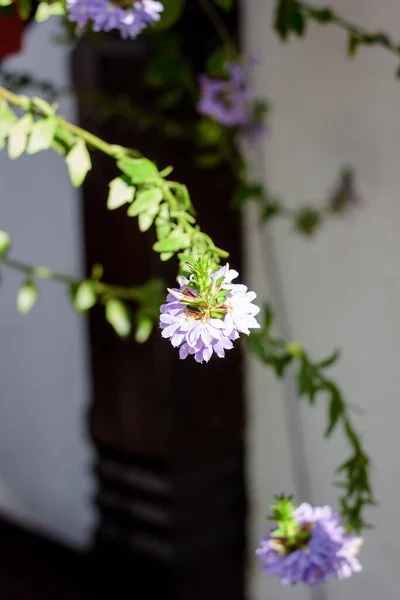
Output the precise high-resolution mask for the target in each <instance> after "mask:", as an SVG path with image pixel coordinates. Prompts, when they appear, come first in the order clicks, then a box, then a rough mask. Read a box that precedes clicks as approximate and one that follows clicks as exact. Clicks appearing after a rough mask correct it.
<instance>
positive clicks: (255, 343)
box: [246, 333, 269, 363]
mask: <svg viewBox="0 0 400 600" xmlns="http://www.w3.org/2000/svg"><path fill="white" fill-rule="evenodd" d="M246 341H247V347H248V349H249V350H250V352H251V353H252V354H254V355H255V356H257V358H258V359H259V360H261V362H263V363H268V362H269V360H268V357H267V353H266V352H265V348H264V346H263V344H262V342H261V340H260V338H259V336H258V335H257V334H255V333H252V334H251V335H250V336H249V337H248V338H247V340H246Z"/></svg>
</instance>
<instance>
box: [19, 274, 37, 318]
mask: <svg viewBox="0 0 400 600" xmlns="http://www.w3.org/2000/svg"><path fill="white" fill-rule="evenodd" d="M37 299H38V291H37V287H36V285H35V284H34V282H33V281H26V282H25V283H24V284H23V285H22V286H21V288H20V290H19V292H18V296H17V308H18V310H19V312H20V313H22V314H23V315H26V314H27V313H28V312H29V311H30V310H32V308H33V307H34V306H35V304H36V301H37Z"/></svg>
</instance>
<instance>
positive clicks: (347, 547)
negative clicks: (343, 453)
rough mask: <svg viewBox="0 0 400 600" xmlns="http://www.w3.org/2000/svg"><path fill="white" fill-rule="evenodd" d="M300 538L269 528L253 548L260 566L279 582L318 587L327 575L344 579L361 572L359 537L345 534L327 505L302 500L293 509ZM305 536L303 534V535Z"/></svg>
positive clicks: (335, 515) (337, 518)
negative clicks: (321, 505) (290, 537)
mask: <svg viewBox="0 0 400 600" xmlns="http://www.w3.org/2000/svg"><path fill="white" fill-rule="evenodd" d="M293 517H294V518H295V521H296V522H297V523H298V524H300V526H301V527H300V533H301V535H302V538H299V541H298V542H297V541H296V542H295V543H293V541H291V542H290V543H289V542H288V540H287V539H285V538H282V537H279V536H278V537H277V536H276V535H274V531H276V527H275V528H272V529H271V530H270V531H269V532H268V533H267V534H266V536H265V537H264V538H263V540H262V542H261V546H260V548H258V550H257V551H256V554H257V556H258V557H259V558H260V559H261V568H262V569H263V570H265V571H267V572H268V573H270V575H275V576H277V577H279V578H280V580H281V583H282V585H295V584H297V583H304V584H306V585H308V586H309V587H317V586H319V585H321V584H323V583H325V581H326V580H327V578H328V577H329V576H332V577H335V578H337V579H345V578H347V577H350V576H351V575H352V574H353V573H357V572H358V571H361V569H362V567H361V565H360V562H359V560H358V558H357V554H358V552H359V549H360V546H361V544H362V538H360V537H357V536H356V535H354V534H350V533H346V530H345V528H344V527H343V526H342V525H341V524H340V517H339V515H338V514H337V513H334V512H333V511H332V509H331V508H330V507H329V506H324V507H312V506H311V505H310V504H307V503H303V504H301V505H300V506H299V507H298V508H295V509H294V510H293ZM304 536H305V537H304Z"/></svg>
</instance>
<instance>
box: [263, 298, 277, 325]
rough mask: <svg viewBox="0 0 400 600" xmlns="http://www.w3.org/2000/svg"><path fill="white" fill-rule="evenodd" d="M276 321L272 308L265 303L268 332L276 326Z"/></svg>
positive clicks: (265, 320) (265, 323)
mask: <svg viewBox="0 0 400 600" xmlns="http://www.w3.org/2000/svg"><path fill="white" fill-rule="evenodd" d="M274 320H275V315H274V313H273V311H272V308H271V306H270V305H269V304H267V303H265V304H264V329H266V330H267V331H268V330H269V329H270V328H271V327H272V325H273V324H274Z"/></svg>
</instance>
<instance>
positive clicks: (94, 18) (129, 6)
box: [67, 0, 164, 39]
mask: <svg viewBox="0 0 400 600" xmlns="http://www.w3.org/2000/svg"><path fill="white" fill-rule="evenodd" d="M163 10H164V7H163V4H162V3H161V2H158V1H156V0H133V1H131V2H121V3H119V2H111V1H110V0H67V17H68V19H69V20H70V21H72V22H75V23H76V24H77V27H78V31H82V30H83V29H84V28H85V27H86V25H87V24H88V23H91V26H92V29H93V31H96V32H98V31H111V30H112V29H118V30H119V31H120V33H121V36H122V37H123V38H132V39H133V38H135V37H137V35H138V34H139V33H140V32H141V31H142V30H143V29H145V27H147V26H148V25H149V24H151V23H155V22H156V21H159V20H160V13H161V12H162V11H163Z"/></svg>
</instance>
